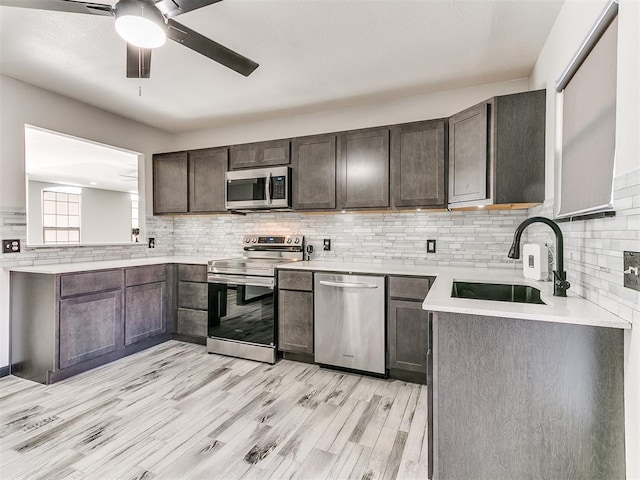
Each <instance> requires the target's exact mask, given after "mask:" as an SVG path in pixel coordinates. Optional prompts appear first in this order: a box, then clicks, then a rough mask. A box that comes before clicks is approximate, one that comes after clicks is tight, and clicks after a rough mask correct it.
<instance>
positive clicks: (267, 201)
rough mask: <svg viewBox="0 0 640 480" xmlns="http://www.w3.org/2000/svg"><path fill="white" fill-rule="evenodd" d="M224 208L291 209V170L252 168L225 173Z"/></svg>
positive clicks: (284, 168)
mask: <svg viewBox="0 0 640 480" xmlns="http://www.w3.org/2000/svg"><path fill="white" fill-rule="evenodd" d="M226 178H227V182H226V188H225V207H226V209H227V210H239V211H242V210H259V209H285V210H286V209H290V208H291V182H290V180H291V169H290V168H289V167H269V168H255V169H251V170H234V171H232V172H227V174H226Z"/></svg>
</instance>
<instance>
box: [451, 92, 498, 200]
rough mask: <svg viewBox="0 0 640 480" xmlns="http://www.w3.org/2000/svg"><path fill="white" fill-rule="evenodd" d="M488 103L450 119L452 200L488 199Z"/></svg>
mask: <svg viewBox="0 0 640 480" xmlns="http://www.w3.org/2000/svg"><path fill="white" fill-rule="evenodd" d="M488 108H489V105H488V104H487V103H486V102H483V103H481V104H480V105H476V106H473V107H471V108H468V109H466V110H464V111H462V112H460V113H458V114H456V115H454V116H453V117H451V118H450V119H449V203H453V202H463V201H471V200H484V199H486V198H488V192H487V182H488V168H489V163H488V158H487V156H488V150H487V148H488V143H487V137H488V131H487V129H488V123H487V122H488V118H489V117H488Z"/></svg>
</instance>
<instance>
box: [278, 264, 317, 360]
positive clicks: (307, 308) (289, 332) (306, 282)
mask: <svg viewBox="0 0 640 480" xmlns="http://www.w3.org/2000/svg"><path fill="white" fill-rule="evenodd" d="M278 287H279V288H278V350H280V351H282V352H289V353H292V354H303V355H306V357H305V359H306V360H312V358H313V273H312V272H294V271H287V270H282V271H280V272H278Z"/></svg>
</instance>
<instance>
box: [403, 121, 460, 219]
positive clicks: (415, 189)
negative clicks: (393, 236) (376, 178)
mask: <svg viewBox="0 0 640 480" xmlns="http://www.w3.org/2000/svg"><path fill="white" fill-rule="evenodd" d="M445 147H446V120H432V121H427V122H417V123H408V124H404V125H396V126H393V127H391V192H392V207H394V208H402V207H444V206H446V203H447V197H446V195H445V190H446V181H445V163H446V158H445V152H446V148H445Z"/></svg>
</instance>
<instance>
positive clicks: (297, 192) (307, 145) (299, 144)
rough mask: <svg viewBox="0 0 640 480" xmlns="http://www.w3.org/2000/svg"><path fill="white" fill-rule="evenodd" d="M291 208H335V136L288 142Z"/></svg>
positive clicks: (303, 138) (295, 139)
mask: <svg viewBox="0 0 640 480" xmlns="http://www.w3.org/2000/svg"><path fill="white" fill-rule="evenodd" d="M291 165H292V182H293V183H292V186H293V208H294V209H295V210H318V209H320V210H331V209H334V208H336V136H335V135H319V136H314V137H302V138H294V139H293V141H292V143H291Z"/></svg>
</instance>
